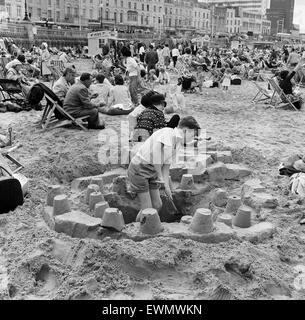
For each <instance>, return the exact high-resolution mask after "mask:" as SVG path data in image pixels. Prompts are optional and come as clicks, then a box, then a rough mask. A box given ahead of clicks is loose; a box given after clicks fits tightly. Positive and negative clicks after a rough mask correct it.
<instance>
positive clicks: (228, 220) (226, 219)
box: [217, 213, 232, 227]
mask: <svg viewBox="0 0 305 320" xmlns="http://www.w3.org/2000/svg"><path fill="white" fill-rule="evenodd" d="M217 220H218V222H222V223H224V224H226V225H227V226H229V227H232V215H231V214H228V213H227V214H226V213H223V214H220V215H219V216H218V218H217Z"/></svg>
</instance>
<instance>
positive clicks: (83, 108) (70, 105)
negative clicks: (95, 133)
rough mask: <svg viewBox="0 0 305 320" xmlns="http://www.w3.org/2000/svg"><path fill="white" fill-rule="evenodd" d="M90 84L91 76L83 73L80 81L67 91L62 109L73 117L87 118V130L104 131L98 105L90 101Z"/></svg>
mask: <svg viewBox="0 0 305 320" xmlns="http://www.w3.org/2000/svg"><path fill="white" fill-rule="evenodd" d="M91 83H92V77H91V74H90V73H83V74H82V75H81V77H80V81H79V82H78V83H76V84H74V85H73V86H72V87H71V88H70V89H69V91H68V93H67V95H66V98H65V100H64V109H65V111H67V112H68V113H69V114H70V115H71V116H73V117H77V118H78V117H83V116H89V118H88V119H87V121H88V129H104V128H105V124H104V122H103V121H101V120H100V119H99V112H98V108H99V107H100V105H96V104H93V103H92V102H91V100H90V93H89V88H90V86H91Z"/></svg>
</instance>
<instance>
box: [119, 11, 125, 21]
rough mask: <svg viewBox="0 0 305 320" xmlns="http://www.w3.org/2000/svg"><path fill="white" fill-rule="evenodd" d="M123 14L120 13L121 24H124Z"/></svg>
mask: <svg viewBox="0 0 305 320" xmlns="http://www.w3.org/2000/svg"><path fill="white" fill-rule="evenodd" d="M123 21H124V20H123V12H121V13H120V23H123Z"/></svg>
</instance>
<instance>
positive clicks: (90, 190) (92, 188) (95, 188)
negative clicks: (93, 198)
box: [86, 184, 100, 204]
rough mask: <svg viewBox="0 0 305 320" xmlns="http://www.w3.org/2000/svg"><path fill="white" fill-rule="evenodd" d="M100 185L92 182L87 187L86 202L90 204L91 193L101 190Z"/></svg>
mask: <svg viewBox="0 0 305 320" xmlns="http://www.w3.org/2000/svg"><path fill="white" fill-rule="evenodd" d="M99 191H100V187H99V186H98V185H96V184H90V185H89V186H88V188H87V193H86V203H87V204H89V201H90V194H91V193H93V192H99Z"/></svg>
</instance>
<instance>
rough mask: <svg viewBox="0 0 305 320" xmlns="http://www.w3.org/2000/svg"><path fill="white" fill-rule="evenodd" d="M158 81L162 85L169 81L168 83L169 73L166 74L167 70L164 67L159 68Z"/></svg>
mask: <svg viewBox="0 0 305 320" xmlns="http://www.w3.org/2000/svg"><path fill="white" fill-rule="evenodd" d="M158 82H159V84H161V85H163V84H169V83H170V77H169V74H168V72H167V71H166V70H165V68H164V67H161V68H160V72H159V78H158Z"/></svg>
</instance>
